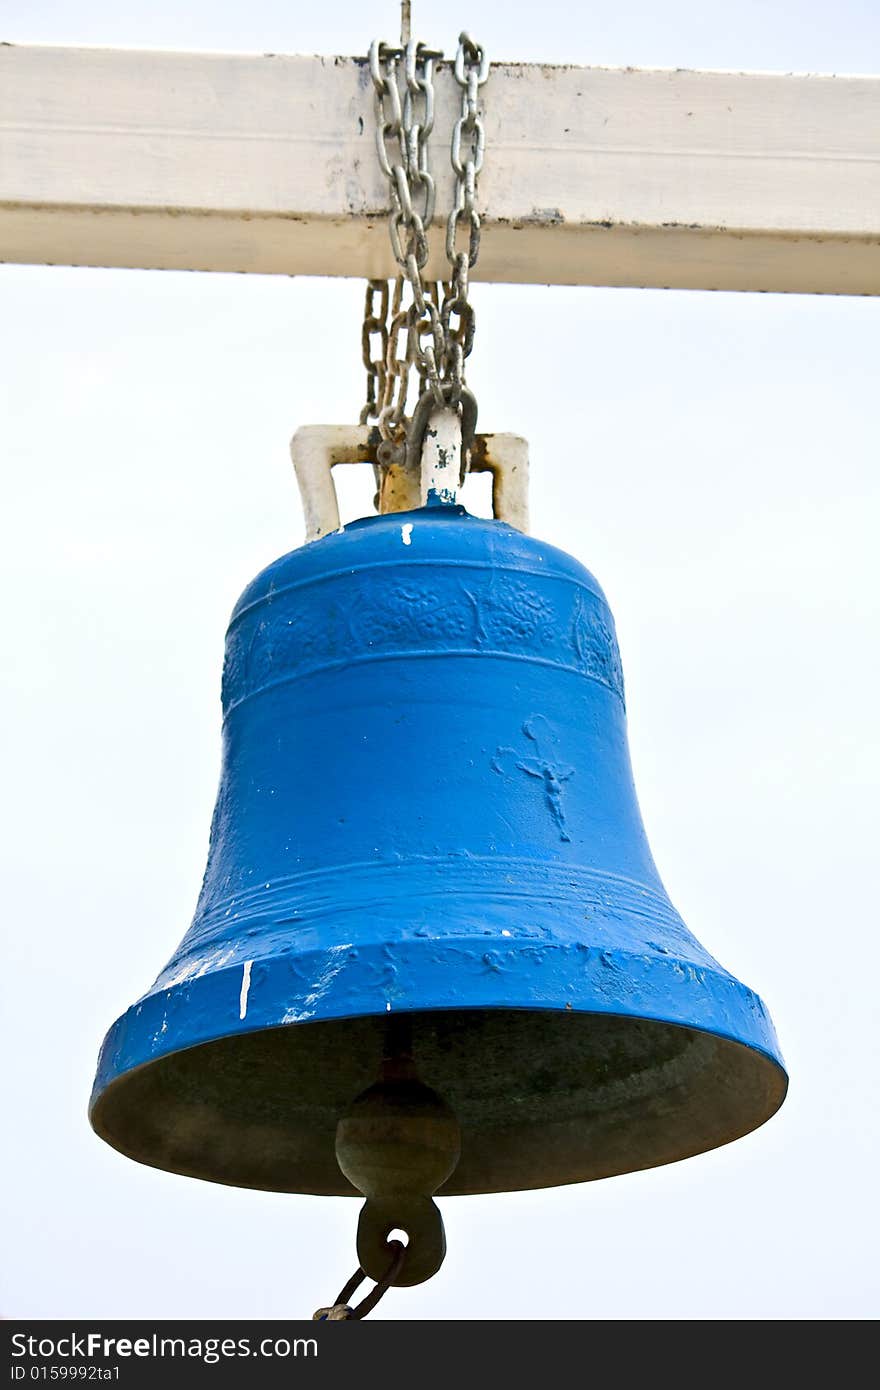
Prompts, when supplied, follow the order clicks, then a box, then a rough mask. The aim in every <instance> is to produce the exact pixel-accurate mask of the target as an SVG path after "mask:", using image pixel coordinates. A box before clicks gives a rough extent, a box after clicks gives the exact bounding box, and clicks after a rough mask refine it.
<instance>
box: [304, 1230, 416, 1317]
mask: <svg viewBox="0 0 880 1390" xmlns="http://www.w3.org/2000/svg"><path fill="white" fill-rule="evenodd" d="M386 1243H387V1247H388V1254H389V1256H390V1260H389V1264H388V1268H387V1270H386V1271H385V1273H384V1274H383V1276H382V1278H381V1279H380V1280H379V1281H378V1282H377V1283H376V1285H375V1287H374V1288H373V1289H372V1290H371V1291H370V1293H368V1294H367V1296H366V1298H362V1299H361V1301H360V1303H357V1304H355V1306H354V1307H352V1306H351V1304H350V1303H349V1301H348V1300H349V1299H350V1298H351V1297H352V1295H353V1294H354V1293H355V1292H356V1290H357V1289H358V1288H359V1287H360V1286H361V1284H362V1283H363V1282H364V1280H365V1279H366V1277H367V1276H366V1274H364V1271H363V1270H362V1269H361V1268H360V1266H358V1268H357V1269H356V1270H355V1272H354V1274H353V1275H352V1276H351V1278H350V1279H349V1281H348V1283H347V1284H346V1285H345V1287H344V1288H342V1289H340V1291H339V1293H338V1294H337V1295H336V1302H335V1303H331V1304H330V1306H329V1307H328V1308H319V1309H318V1311H317V1312H316V1313H314V1314H313V1315H312V1321H313V1322H349V1321H351V1320H354V1321H358V1320H359V1319H361V1318H365V1317H366V1316H367V1314H368V1313H371V1312H372V1311H373V1309H374V1308H375V1306H376V1304H377V1303H378V1302H379V1299H380V1298H382V1297H383V1295H384V1294H386V1293H387V1292H388V1290H389V1289H390V1288H391V1285H392V1284H393V1283H394V1281H395V1279H396V1278H397V1276H398V1274H399V1273H400V1271H401V1269H402V1268H403V1262H404V1260H405V1259H406V1246H405V1245H403V1244H402V1243H401V1242H400V1241H399V1240H389V1241H387V1242H386Z"/></svg>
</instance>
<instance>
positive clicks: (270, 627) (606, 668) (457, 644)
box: [223, 565, 623, 712]
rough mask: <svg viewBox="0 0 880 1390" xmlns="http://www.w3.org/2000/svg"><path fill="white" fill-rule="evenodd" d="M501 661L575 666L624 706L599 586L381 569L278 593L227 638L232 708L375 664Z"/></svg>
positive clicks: (430, 569) (444, 569) (479, 571)
mask: <svg viewBox="0 0 880 1390" xmlns="http://www.w3.org/2000/svg"><path fill="white" fill-rule="evenodd" d="M493 653H494V654H500V655H506V656H516V657H519V658H521V659H524V660H535V661H541V662H546V663H549V664H551V665H554V666H561V667H564V668H565V669H567V670H570V671H574V672H577V673H579V674H581V675H583V676H587V677H589V678H590V679H591V680H595V681H599V682H600V683H601V684H602V685H605V686H607V687H608V689H609V690H612V691H614V693H615V694H616V695H618V696H619V697H620V699H621V700H623V672H622V669H621V665H620V654H619V652H618V648H617V639H616V636H615V632H614V620H613V618H612V616H611V613H610V611H609V609H608V607H607V605H606V604H605V603H604V602H603V601H602V599H601V598H599V597H598V596H597V595H596V594H594V593H593V592H592V591H591V590H590V589H588V588H587V587H585V586H583V585H580V584H577V583H576V582H574V581H573V580H570V579H567V578H561V577H558V576H544V575H534V574H529V575H528V577H527V578H523V577H522V575H521V573H519V572H516V573H512V572H505V571H504V570H498V569H497V568H489V567H487V568H478V567H476V566H475V567H473V568H472V569H471V568H464V567H459V566H455V567H451V566H442V565H437V566H436V567H435V566H433V565H432V566H420V567H419V568H418V571H417V572H415V573H414V572H413V570H412V569H410V570H409V571H408V572H403V573H402V572H401V570H400V568H399V567H397V566H387V567H386V566H377V567H375V568H371V569H368V570H364V571H362V572H361V573H354V574H351V573H348V574H333V575H329V576H323V577H322V578H321V579H319V580H316V581H314V582H312V583H308V584H304V585H297V586H295V587H292V588H290V589H286V590H277V591H275V592H273V593H269V594H268V595H267V596H266V598H265V599H264V600H263V601H262V602H259V603H256V604H254V605H252V606H251V607H249V608H248V609H246V610H245V612H244V613H242V614H241V615H240V617H239V618H238V619H237V620H236V621H235V622H234V623H233V624H232V625H231V627H230V630H229V633H228V634H227V642H226V660H225V664H224V670H223V707H224V710H226V711H227V712H228V710H229V709H231V708H232V707H234V706H235V705H237V704H239V703H240V702H241V701H242V700H245V699H247V698H248V697H249V696H251V695H255V694H257V693H258V692H259V691H261V690H263V689H264V688H266V687H267V686H271V685H275V684H277V683H279V682H281V681H285V680H290V679H292V678H295V677H297V676H301V675H307V674H309V673H311V672H312V671H317V670H320V669H322V668H324V667H327V666H336V665H346V664H349V663H352V662H355V661H360V660H364V659H368V658H369V657H370V656H383V657H387V656H395V655H399V656H424V655H437V654H449V655H457V654H470V655H479V654H493Z"/></svg>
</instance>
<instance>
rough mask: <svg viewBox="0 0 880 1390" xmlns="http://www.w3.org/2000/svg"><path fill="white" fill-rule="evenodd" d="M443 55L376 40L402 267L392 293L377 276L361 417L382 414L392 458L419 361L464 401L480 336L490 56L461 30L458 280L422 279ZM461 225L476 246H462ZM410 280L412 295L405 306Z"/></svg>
mask: <svg viewBox="0 0 880 1390" xmlns="http://www.w3.org/2000/svg"><path fill="white" fill-rule="evenodd" d="M441 57H442V53H440V51H439V50H437V49H431V48H428V47H427V46H426V45H425V44H423V43H418V42H416V41H415V40H414V39H410V40H409V41H408V42H407V43H406V44H405V46H402V47H399V48H393V47H390V46H389V45H387V44H384V43H381V42H380V41H379V40H378V39H376V40H374V41H373V43H372V44H371V45H370V56H369V64H370V76H371V78H372V81H373V91H374V108H375V116H376V153H377V156H378V160H379V167H380V168H381V170H382V172H383V174H384V175H385V177H386V179H387V180H388V188H389V195H390V203H391V211H390V216H389V233H390V239H391V249H392V252H393V254H394V258H395V260H396V262H397V265H398V267H399V270H400V274H399V275H398V277H397V279H396V281H395V284H394V292H393V294H389V290H388V285H387V283H386V282H385V281H383V280H371V281H369V282H368V286H367V294H366V302H365V310H364V323H363V329H362V333H361V343H362V357H363V362H364V366H365V368H366V371H367V396H366V404H365V405H364V408H363V410H362V411H361V423H362V424H366V423H367V421H368V420H371V419H376V420H378V424H379V432H380V434H381V436H382V439H383V441H384V442H385V458H386V459H389V458H390V457H391V456H392V455H393V454H394V453H395V452H396V453H397V454H400V453H401V451H402V447H403V444H404V442H405V439H406V434H407V429H408V420H407V416H406V401H407V394H408V390H409V378H410V373H411V371H412V369H413V368H415V370H416V371H417V373H418V377H419V391H420V395H424V394H425V392H426V391H430V392H431V394H432V396H433V398H434V400H435V402H436V403H437V404H438V405H443V404H444V403H445V404H450V405H453V406H458V405H459V403H460V401H461V397H462V391H463V390H464V389H465V367H464V364H465V360H466V358H467V357H468V356H469V355H470V353H471V350H472V348H473V343H474V328H475V319H474V311H473V307H472V305H471V303H470V299H469V275H470V271H471V270H472V269H473V267H474V265H475V264H476V261H477V256H478V255H479V250H480V217H479V213H478V212H477V209H476V186H477V177H478V175H479V173H480V170H481V169H482V167H483V157H484V152H485V146H486V136H485V130H484V126H483V121H482V118H481V116H480V111H479V104H478V102H479V88H480V87H481V86H482V85H483V83H484V82H485V81H486V79H487V78H488V75H489V60H488V58H487V56H486V53H485V51H484V50H483V49H482V48H481V47H480V46H479V45H478V44H476V43H475V42H474V41H473V39H471V38H470V36H469V35H468V34H464V33H463V34H462V35H461V36H460V38H459V45H458V51H457V53H456V57H455V63H454V65H453V71H454V75H455V80H456V82H457V83H458V85H459V87H460V88H461V107H460V114H459V116H458V119H457V120H456V122H455V126H454V128H453V132H452V142H451V150H450V158H451V162H452V168H453V171H454V173H455V178H456V194H455V202H454V205H453V208H452V210H451V212H450V214H449V217H448V220H447V223H446V256H447V259H448V261H449V265H450V280H449V282H448V284H445V285H444V286H443V287H442V290H443V292H442V293H441V286H440V284H439V283H438V282H437V281H426V280H423V278H422V271H423V270H424V267H425V265H426V264H427V261H428V253H429V248H428V229H429V228H430V225H431V221H432V219H433V217H434V212H435V205H436V190H435V185H434V179H433V177H432V175H431V171H430V168H429V164H428V142H429V137H430V134H431V131H432V129H433V125H434V64H435V62H436V61H438V60H439V59H440V58H441ZM401 76H402V94H401ZM462 224H463V225H464V226H465V228H466V230H467V244H466V246H465V247H463V248H462V249H459V248H458V244H457V243H458V240H459V228H460V226H461V225H462ZM407 288H408V290H409V303H408V304H406V305H405V304H404V299H405V297H406V295H405V291H406V289H407ZM377 295H378V296H379V309H378V313H377V311H376V296H377ZM404 333H405V346H402V345H401V335H402V334H404ZM374 338H378V346H379V347H380V348H381V353H382V355H381V357H379V356H377V355H376V354H375V351H374V348H373V341H374Z"/></svg>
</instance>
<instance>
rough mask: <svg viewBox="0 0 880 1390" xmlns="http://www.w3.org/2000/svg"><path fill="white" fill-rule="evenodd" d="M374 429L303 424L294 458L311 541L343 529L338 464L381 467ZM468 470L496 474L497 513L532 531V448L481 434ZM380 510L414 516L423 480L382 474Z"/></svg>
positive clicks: (402, 473) (406, 473)
mask: <svg viewBox="0 0 880 1390" xmlns="http://www.w3.org/2000/svg"><path fill="white" fill-rule="evenodd" d="M375 434H376V432H375V430H373V429H372V428H371V427H370V426H368V425H302V426H301V427H300V428H299V429H298V430H297V431H296V434H295V435H294V436H293V438H292V439H291V441H290V457H291V459H292V460H293V467H294V472H295V473H296V480H297V483H298V485H299V490H300V495H301V497H302V504H303V514H304V516H305V523H306V541H316V540H320V538H321V537H322V536H326V535H329V533H330V532H331V531H338V530H339V529H340V519H339V501H338V498H337V495H336V486H335V484H334V482H333V472H332V470H333V468H334V466H335V465H336V464H338V463H369V464H372V465H373V466H374V467H375V466H376V444H375ZM469 471H470V472H472V473H491V475H492V512H493V515H494V517H495V519H496V521H505V522H507V523H508V525H510V526H514V527H515V528H516V529H517V530H518V531H528V529H529V505H528V490H529V446H528V443H527V442H526V440H525V439H523V438H522V437H521V436H520V435H517V434H478V435H477V436H476V437H475V438H474V441H473V443H472V445H471V450H470V466H469ZM382 472H383V474H384V475H385V476H384V477H383V479H382V483H381V485H380V510H382V511H383V512H399V511H411V510H413V509H415V508H416V507H420V506H421V505H422V500H423V499H422V490H421V483H420V478H419V475H418V474H417V473H416V472H414V471H413V470H408V469H405V468H389V469H383V470H382Z"/></svg>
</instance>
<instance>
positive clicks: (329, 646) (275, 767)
mask: <svg viewBox="0 0 880 1390" xmlns="http://www.w3.org/2000/svg"><path fill="white" fill-rule="evenodd" d="M223 712H224V724H223V748H224V751H223V772H222V778H221V783H220V790H219V794H218V798H217V805H216V810H215V812H214V819H213V824H212V827H211V839H210V849H209V853H208V865H207V869H206V872H205V878H204V883H203V886H202V891H201V896H200V898H199V902H198V907H197V909H196V914H195V918H194V920H193V923H192V926H191V927H190V929H189V931H188V932H187V934H186V936H185V937H184V939H183V942H182V943H181V945H180V947H179V949H178V950H177V952H176V953H175V955H174V957H173V958H172V960H171V961H170V962H169V964H168V965H167V967H166V968H165V969H164V970H163V971H162V973H161V975H160V976H159V978H158V979H157V980H156V982H155V984H154V985H153V986H152V987H151V988H150V989H149V990H148V991H147V993H146V994H145V995H144V996H143V997H142V998H141V999H140V1000H138V1002H137V1003H136V1004H134V1005H133V1006H132V1007H131V1008H130V1009H129V1010H128V1012H127V1013H125V1014H123V1016H122V1017H121V1018H120V1019H119V1020H118V1021H117V1022H116V1023H115V1024H114V1025H113V1027H112V1028H111V1029H110V1032H109V1033H108V1035H107V1038H106V1040H105V1042H104V1046H103V1049H102V1052H101V1057H100V1062H99V1066H98V1074H97V1079H96V1081H95V1087H94V1092H93V1097H92V1104H91V1119H92V1123H93V1125H94V1127H95V1129H96V1130H97V1132H98V1133H99V1134H100V1135H101V1136H102V1137H103V1138H104V1139H106V1140H107V1141H108V1142H109V1143H110V1144H112V1145H114V1146H115V1147H116V1148H117V1149H119V1150H121V1151H122V1152H123V1153H125V1154H128V1155H129V1156H131V1157H132V1158H135V1159H138V1160H139V1161H140V1162H142V1163H148V1164H153V1165H154V1166H156V1167H160V1168H165V1169H169V1170H171V1171H173V1172H176V1173H185V1174H190V1175H192V1176H195V1177H199V1178H206V1179H210V1180H212V1181H215V1182H223V1183H233V1184H238V1185H241V1186H245V1187H254V1188H264V1189H272V1190H276V1191H285V1192H307V1193H328V1194H353V1193H354V1188H353V1186H352V1184H351V1183H350V1182H349V1180H348V1179H347V1178H346V1177H345V1176H344V1175H343V1172H342V1171H341V1169H340V1167H339V1164H338V1162H337V1156H336V1151H335V1135H336V1130H337V1123H338V1121H339V1120H340V1117H342V1116H343V1115H344V1114H345V1113H346V1112H347V1110H348V1108H349V1107H350V1105H351V1103H352V1099H353V1098H354V1097H355V1096H357V1095H358V1094H359V1093H362V1092H365V1091H368V1089H369V1088H370V1086H371V1085H372V1084H373V1083H374V1081H375V1078H376V1076H377V1073H378V1070H379V1066H380V1062H381V1060H382V1058H383V1055H385V1054H386V1053H387V1039H388V1035H389V1028H393V1027H394V1026H395V1024H398V1025H399V1024H400V1022H401V1021H405V1022H406V1024H407V1050H408V1051H410V1052H411V1055H412V1057H413V1058H415V1059H416V1060H417V1067H418V1077H419V1082H420V1084H421V1083H424V1087H425V1088H430V1091H429V1092H427V1091H426V1094H429V1095H431V1096H433V1097H434V1100H432V1101H431V1104H432V1105H433V1104H434V1101H436V1100H437V1097H442V1104H443V1105H445V1106H448V1107H451V1110H452V1112H454V1114H455V1116H456V1117H457V1121H458V1125H459V1128H460V1156H459V1157H458V1162H457V1164H455V1166H454V1167H453V1170H452V1171H451V1173H450V1172H449V1168H450V1166H451V1165H452V1164H454V1154H452V1147H451V1141H450V1147H449V1150H448V1154H449V1162H448V1163H447V1162H446V1157H441V1160H440V1166H439V1168H438V1170H437V1171H438V1173H440V1174H441V1175H442V1177H443V1178H444V1179H445V1181H444V1182H443V1184H442V1185H441V1186H440V1192H441V1194H442V1193H475V1192H493V1191H505V1190H510V1189H518V1188H536V1187H544V1186H550V1185H555V1184H559V1183H571V1182H581V1181H584V1180H587V1179H593V1178H604V1177H608V1176H610V1175H612V1174H616V1173H626V1172H631V1171H634V1170H636V1169H642V1168H650V1167H652V1166H654V1165H657V1164H663V1163H670V1162H672V1161H674V1160H677V1159H682V1158H686V1157H688V1156H689V1155H691V1154H696V1153H700V1152H701V1151H703V1150H706V1149H710V1148H712V1147H714V1146H716V1145H719V1144H725V1143H727V1142H728V1141H730V1140H732V1139H736V1138H737V1137H738V1136H740V1135H743V1134H745V1133H747V1132H748V1131H749V1130H752V1129H754V1128H755V1127H756V1126H758V1125H760V1124H762V1123H763V1122H764V1121H765V1120H767V1119H769V1117H770V1116H771V1115H772V1114H773V1113H774V1111H775V1110H776V1109H777V1108H778V1106H779V1105H780V1104H781V1103H782V1100H783V1098H784V1095H785V1089H786V1076H785V1072H784V1070H783V1064H782V1060H781V1057H780V1052H779V1047H778V1044H777V1041H776V1036H775V1034H774V1031H773V1025H772V1023H771V1021H770V1018H769V1016H768V1014H767V1012H766V1010H765V1008H764V1005H763V1004H762V1003H761V1000H760V999H759V998H758V996H757V995H756V994H754V993H753V992H752V990H750V989H748V988H747V987H746V986H745V985H742V984H740V983H739V981H738V980H736V979H735V978H734V977H733V976H732V975H730V974H728V972H727V971H726V970H725V969H723V967H722V966H720V965H719V964H718V962H717V961H715V960H714V959H713V958H712V957H711V956H710V955H709V954H708V952H707V951H705V950H704V949H703V947H702V946H700V944H699V943H698V942H697V941H696V940H695V938H694V937H693V936H691V934H690V933H689V931H688V930H687V928H686V927H685V925H684V923H683V922H682V920H681V918H680V917H679V915H678V913H677V912H676V911H675V908H674V907H673V906H672V904H671V903H670V901H669V898H668V897H667V895H666V892H665V891H664V888H663V885H662V883H661V882H660V879H659V877H658V874H657V870H656V868H655V866H654V862H653V860H652V858H651V853H650V850H649V848H648V843H647V840H646V838H645V832H644V829H643V827H642V822H641V818H640V815H639V809H638V805H637V802H636V796H635V790H634V787H633V781H632V773H631V770H630V760H629V753H628V750H627V741H626V723H625V715H624V690H623V677H622V673H621V666H620V658H619V655H618V649H617V642H616V639H615V633H614V623H613V619H612V616H611V613H610V611H609V609H608V605H607V603H606V601H605V598H604V595H603V593H602V591H601V589H600V588H599V585H598V584H597V583H596V581H595V579H593V577H592V576H591V575H590V574H589V573H587V571H586V570H585V569H583V568H582V566H581V565H580V564H578V563H577V561H575V560H574V559H572V558H571V557H570V556H569V555H566V554H564V553H563V552H561V551H559V550H557V549H555V548H554V547H552V546H550V545H546V544H544V543H543V542H541V541H538V540H535V539H532V538H530V537H528V536H525V535H522V534H520V533H519V532H518V531H516V530H514V529H513V528H512V527H511V526H508V525H505V524H503V523H501V522H498V521H485V520H480V519H477V518H475V517H473V516H469V515H468V514H467V513H466V512H465V511H464V510H463V509H462V508H461V507H459V506H438V507H425V508H418V509H415V510H412V511H409V512H405V513H397V514H392V515H385V516H376V517H371V518H369V519H365V520H362V521H358V522H356V523H354V524H353V525H349V526H347V527H346V528H345V529H344V530H342V531H340V532H339V533H334V534H330V535H328V536H326V537H325V538H324V539H322V540H320V541H317V542H316V543H314V544H311V545H307V546H305V547H303V548H302V549H299V550H295V551H293V552H292V553H291V554H289V555H286V556H284V557H283V558H282V559H280V560H277V561H276V562H275V563H274V564H273V565H270V566H269V568H268V569H266V570H264V571H263V573H262V574H260V575H259V576H258V577H257V578H256V579H255V580H254V581H253V583H252V584H251V585H250V586H249V587H248V588H247V589H246V590H245V592H244V594H243V595H242V597H241V599H240V601H239V603H238V605H237V607H236V609H235V611H234V613H233V616H232V620H231V623H230V627H229V632H228V636H227V642H226V661H225V667H224V673H223ZM401 1084H403V1083H401ZM406 1084H409V1082H406ZM439 1104H440V1102H439V1101H437V1105H438V1106H439ZM438 1113H439V1111H438ZM444 1113H445V1112H444ZM444 1142H445V1141H444ZM456 1142H457V1141H456ZM444 1154H446V1150H444ZM444 1165H445V1166H444Z"/></svg>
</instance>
